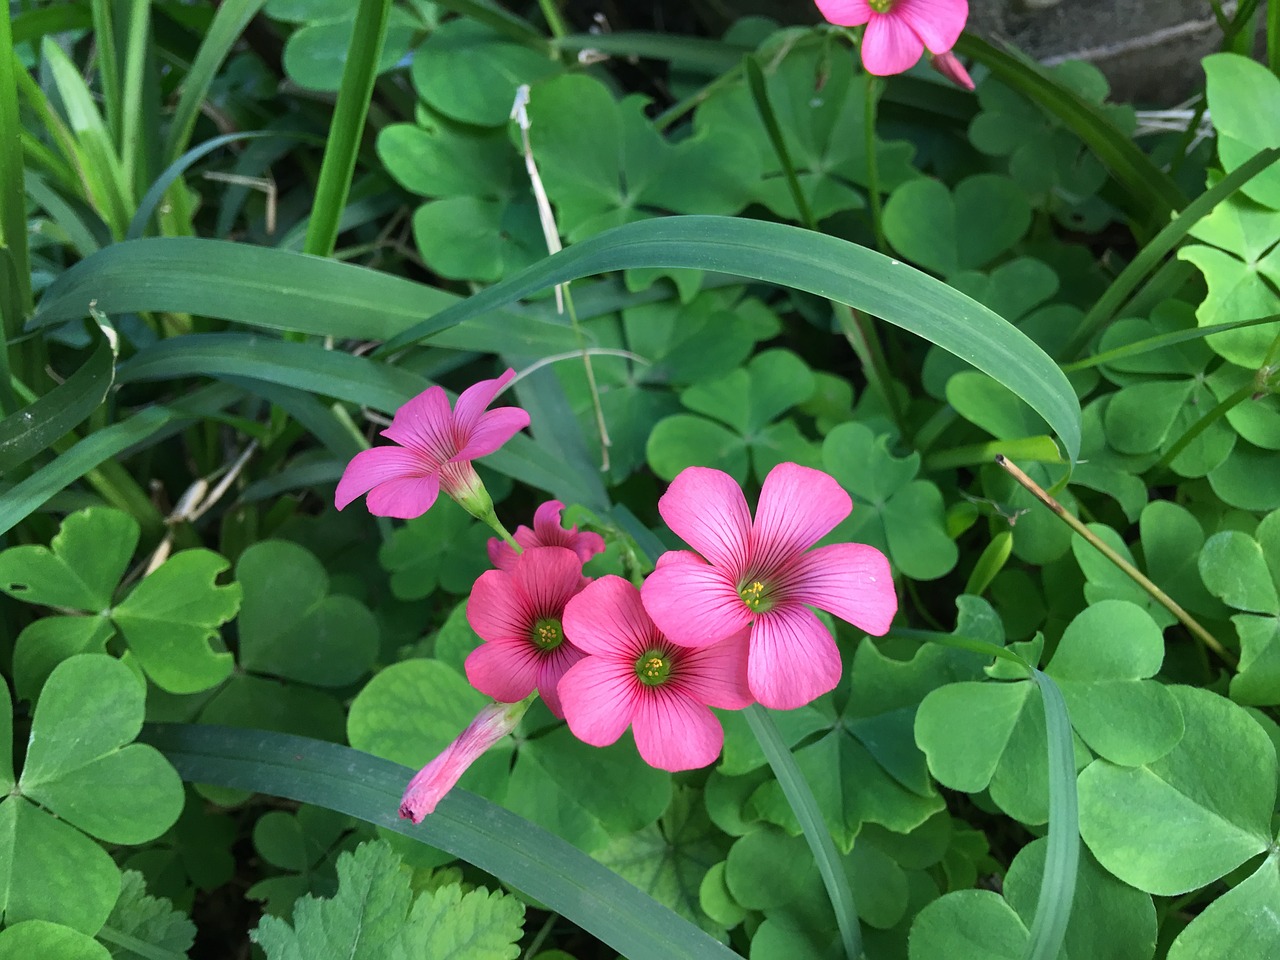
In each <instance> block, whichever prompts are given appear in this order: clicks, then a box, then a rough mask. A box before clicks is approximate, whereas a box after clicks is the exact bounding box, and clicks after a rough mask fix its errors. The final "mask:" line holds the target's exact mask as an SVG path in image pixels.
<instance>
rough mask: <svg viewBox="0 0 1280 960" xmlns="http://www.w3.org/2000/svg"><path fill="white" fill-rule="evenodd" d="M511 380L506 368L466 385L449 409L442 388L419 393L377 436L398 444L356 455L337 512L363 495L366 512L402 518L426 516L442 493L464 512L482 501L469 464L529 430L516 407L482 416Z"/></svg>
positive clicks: (484, 499) (341, 486)
mask: <svg viewBox="0 0 1280 960" xmlns="http://www.w3.org/2000/svg"><path fill="white" fill-rule="evenodd" d="M515 375H516V373H515V371H514V370H508V371H507V372H506V373H504V374H503V375H502V376H500V377H498V378H497V379H496V380H481V381H480V382H479V383H477V384H473V385H472V386H470V387H468V388H467V389H466V390H464V391H463V392H462V395H461V396H459V397H458V404H457V406H456V407H455V408H454V409H453V410H450V409H449V399H448V397H446V396H445V393H444V389H443V388H441V387H429V388H427V389H426V390H424V391H423V392H422V393H420V394H418V395H417V396H416V397H414V398H413V399H412V400H410V401H409V402H408V403H406V404H405V405H404V406H403V407H401V408H400V409H399V410H397V411H396V415H395V419H394V420H392V422H391V426H389V427H387V429H386V430H383V431H382V435H383V436H384V437H389V438H390V439H391V440H393V441H394V442H395V443H397V444H399V446H390V447H374V448H373V449H372V450H365V451H363V452H361V453H358V454H356V455H355V457H353V458H352V460H351V462H350V463H349V464H347V469H346V470H345V471H343V474H342V479H341V480H339V481H338V490H337V493H336V494H334V498H333V500H334V505H335V506H336V507H337V508H338V509H339V510H341V509H343V508H344V507H345V506H346V505H347V504H349V503H350V502H351V501H352V500H354V499H356V497H358V496H360V495H361V494H363V493H368V494H369V499H368V505H369V512H370V513H372V514H374V515H375V516H379V517H396V518H398V519H400V520H409V519H411V518H413V517H420V516H422V515H423V514H424V513H426V512H427V510H428V509H430V507H431V505H432V504H433V503H435V502H436V496H437V495H438V494H439V492H440V490H441V489H442V488H443V489H444V492H445V493H447V494H448V495H449V496H451V497H453V498H454V499H455V500H457V501H459V502H460V503H462V504H463V506H464V507H467V509H469V510H470V509H471V506H470V505H469V503H468V501H470V502H475V501H477V500H479V502H480V503H486V502H488V496H487V495H484V496H483V497H481V496H480V495H481V494H482V493H483V491H484V487H483V485H482V484H481V483H480V477H479V476H477V475H476V471H475V468H474V467H472V466H471V461H472V460H475V459H476V458H477V457H483V456H487V455H488V454H490V453H493V452H494V451H495V450H497V449H498V448H499V447H500V446H502V445H503V444H504V443H506V442H507V441H508V440H510V439H511V438H512V437H513V436H515V434H516V433H518V432H519V431H520V430H522V429H524V428H525V427H527V426H528V425H529V414H528V413H526V412H525V411H524V410H521V409H520V408H519V407H500V408H499V409H497V410H490V411H488V412H485V408H486V407H488V406H489V404H490V403H492V402H493V398H494V397H495V396H497V394H498V392H499V391H500V390H502V388H503V387H505V386H506V385H507V384H508V383H510V382H511V380H512V378H514V377H515ZM489 509H490V510H491V509H492V504H490V505H489ZM472 512H473V513H474V512H475V511H474V510H473V511H472Z"/></svg>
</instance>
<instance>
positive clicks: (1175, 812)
mask: <svg viewBox="0 0 1280 960" xmlns="http://www.w3.org/2000/svg"><path fill="white" fill-rule="evenodd" d="M1167 690H1168V691H1169V693H1170V694H1171V695H1172V697H1173V698H1174V700H1175V701H1176V703H1177V704H1178V707H1179V708H1180V709H1181V711H1182V714H1183V717H1184V718H1185V723H1186V731H1187V732H1186V736H1184V737H1183V738H1182V740H1181V741H1180V742H1179V743H1178V745H1177V746H1175V747H1174V748H1173V749H1172V750H1171V751H1169V752H1168V753H1166V754H1165V755H1164V756H1162V757H1160V758H1159V759H1158V760H1154V761H1151V762H1150V763H1147V764H1144V765H1142V766H1122V765H1119V764H1116V763H1112V762H1110V761H1108V760H1105V759H1098V760H1095V761H1094V762H1093V763H1091V764H1090V765H1089V766H1088V767H1087V768H1085V770H1084V771H1083V772H1082V773H1081V774H1080V776H1079V790H1080V835H1081V837H1083V839H1084V842H1085V843H1086V844H1088V846H1089V849H1090V850H1091V851H1092V852H1093V855H1094V856H1095V857H1097V858H1098V862H1099V863H1101V864H1102V865H1103V866H1104V867H1105V868H1106V869H1107V870H1109V871H1111V873H1113V874H1115V875H1116V876H1117V877H1119V878H1120V879H1121V880H1123V881H1124V882H1125V883H1128V884H1130V885H1132V886H1135V887H1137V888H1138V889H1139V890H1145V891H1147V892H1148V893H1154V894H1158V895H1160V896H1176V895H1178V894H1181V893H1186V892H1187V891H1189V890H1195V889H1198V888H1199V887H1203V886H1204V885H1205V884H1207V883H1212V882H1213V881H1214V880H1216V879H1218V878H1219V877H1221V876H1223V875H1224V874H1226V873H1227V872H1228V871H1230V870H1233V869H1235V868H1236V867H1237V866H1239V865H1240V864H1242V863H1244V862H1245V861H1246V860H1248V859H1249V858H1250V857H1253V856H1255V855H1256V854H1258V853H1261V852H1263V851H1264V850H1267V849H1268V848H1269V847H1270V846H1271V841H1272V834H1271V811H1272V809H1273V807H1274V804H1275V797H1276V750H1275V747H1274V746H1273V745H1272V743H1271V739H1270V738H1269V737H1268V736H1267V734H1266V732H1265V731H1264V730H1263V728H1262V727H1261V726H1260V725H1259V724H1258V723H1257V721H1255V720H1254V719H1253V718H1252V717H1250V716H1249V714H1248V713H1247V712H1246V711H1245V710H1244V709H1243V708H1242V707H1239V706H1237V705H1236V704H1234V703H1232V702H1231V701H1230V700H1227V699H1225V698H1224V697H1221V696H1218V695H1217V694H1215V693H1212V692H1210V691H1208V690H1200V689H1196V688H1193V687H1182V686H1171V687H1168V688H1167Z"/></svg>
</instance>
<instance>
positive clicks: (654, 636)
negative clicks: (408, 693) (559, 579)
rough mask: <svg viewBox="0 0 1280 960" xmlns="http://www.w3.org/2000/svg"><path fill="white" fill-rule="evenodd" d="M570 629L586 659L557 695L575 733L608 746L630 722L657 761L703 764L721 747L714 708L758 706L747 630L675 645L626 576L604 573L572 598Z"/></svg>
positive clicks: (678, 766) (567, 615) (670, 766)
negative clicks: (696, 645) (693, 645)
mask: <svg viewBox="0 0 1280 960" xmlns="http://www.w3.org/2000/svg"><path fill="white" fill-rule="evenodd" d="M564 627H565V632H566V633H567V634H568V635H569V638H570V639H571V640H572V641H573V642H574V643H575V644H577V645H578V646H579V647H581V648H582V649H583V650H584V651H586V653H587V656H586V657H585V658H584V659H582V660H579V661H578V662H577V663H575V664H574V665H573V666H572V667H570V668H569V670H568V671H567V672H566V673H565V675H564V677H563V679H561V681H560V700H561V703H562V705H563V706H564V716H565V719H566V720H568V721H569V729H570V730H572V731H573V734H574V736H576V737H577V738H578V739H579V740H582V741H584V742H586V743H589V744H591V745H592V746H596V747H605V746H608V745H609V744H611V743H613V742H614V741H615V740H617V739H618V738H619V737H620V736H622V734H623V731H625V730H626V729H627V727H631V729H632V732H633V733H634V735H635V738H636V749H638V750H639V751H640V756H641V757H643V758H644V762H645V763H647V764H649V765H650V766H652V767H658V768H659V769H662V770H692V769H694V768H695V767H705V766H706V765H707V764H709V763H712V762H713V761H714V760H715V758H716V757H718V756H719V755H720V748H721V747H722V746H723V745H724V730H723V729H722V728H721V727H720V721H719V720H717V719H716V715H715V714H714V713H712V712H711V710H710V709H709V708H708V705H710V706H712V707H724V708H726V709H729V710H740V709H742V708H743V707H745V706H747V705H748V704H750V703H751V694H750V692H749V691H748V690H747V643H746V640H747V635H746V631H745V630H743V631H739V632H738V633H735V634H732V635H730V636H729V637H727V638H725V639H723V640H721V641H719V642H718V643H714V644H711V645H709V646H704V647H702V648H701V649H697V650H693V649H690V648H688V647H680V646H677V645H676V644H674V643H672V642H671V641H670V640H668V639H667V638H666V637H664V636H663V635H662V633H661V632H660V631H659V630H658V628H657V627H656V626H654V623H653V621H652V620H651V619H650V618H649V615H648V614H647V613H645V609H644V605H643V603H642V602H641V600H640V592H639V591H638V590H636V588H635V587H633V586H632V585H631V584H630V583H628V582H627V581H626V580H623V579H622V578H621V577H613V576H609V577H601V578H600V579H599V580H597V581H595V582H594V583H592V584H591V585H590V586H588V587H587V588H586V589H585V590H583V591H582V592H581V593H580V594H578V595H577V596H576V597H574V598H573V599H572V600H570V601H569V605H568V607H567V608H565V612H564Z"/></svg>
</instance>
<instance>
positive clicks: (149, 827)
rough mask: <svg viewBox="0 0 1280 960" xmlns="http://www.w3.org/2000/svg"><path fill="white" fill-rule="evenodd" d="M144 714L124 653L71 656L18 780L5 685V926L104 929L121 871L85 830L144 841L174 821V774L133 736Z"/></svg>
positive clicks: (178, 784)
mask: <svg viewBox="0 0 1280 960" xmlns="http://www.w3.org/2000/svg"><path fill="white" fill-rule="evenodd" d="M143 713H144V688H143V685H142V684H141V683H140V682H139V679H138V677H137V676H136V675H135V674H134V673H133V671H131V670H130V669H129V668H128V667H127V666H125V665H124V664H123V663H121V662H120V661H119V660H116V659H113V658H111V657H107V656H102V655H100V654H82V655H78V656H74V657H71V658H70V659H68V660H65V661H63V662H62V663H60V664H59V665H58V666H57V667H56V668H54V670H53V672H52V673H51V674H50V675H49V679H48V681H47V682H46V683H45V685H44V689H43V691H42V692H41V694H40V699H39V701H38V702H37V704H36V708H35V714H34V717H33V719H32V723H31V734H30V741H29V742H30V745H29V747H28V750H27V757H26V763H25V765H24V767H23V770H22V775H21V776H20V777H19V778H18V779H17V782H16V783H15V782H14V776H13V769H12V758H11V756H10V755H9V744H11V743H12V736H13V732H12V727H11V726H10V723H11V720H10V719H8V718H10V717H11V716H12V707H11V704H10V703H9V693H8V689H7V687H5V686H4V684H0V727H3V729H0V743H3V744H4V745H5V746H4V748H3V749H4V753H5V756H4V757H3V758H0V759H2V760H3V763H2V764H0V792H2V793H4V794H6V796H5V797H4V799H3V800H0V865H3V866H0V912H3V914H4V917H5V919H6V921H7V922H8V923H11V924H13V923H18V922H19V921H22V920H29V919H40V920H48V921H52V922H55V923H62V924H65V925H67V926H69V927H74V928H75V929H77V930H80V931H83V932H84V933H89V934H92V933H95V932H96V931H97V930H98V929H99V928H100V927H101V926H102V924H103V922H104V921H105V920H106V919H107V916H108V914H109V913H110V912H111V908H112V905H113V904H114V903H115V902H116V899H117V894H118V893H119V891H120V883H121V880H120V870H119V868H118V867H117V866H116V865H115V863H114V862H113V861H112V859H111V857H109V856H108V855H107V853H106V852H105V851H104V850H103V849H102V848H101V847H99V846H98V845H97V844H96V843H94V842H93V841H92V840H90V839H89V837H86V836H85V834H86V833H87V834H89V835H90V836H93V837H97V838H98V839H100V840H104V841H106V842H108V843H130V844H132V843H144V842H146V841H148V840H153V839H155V838H156V837H158V836H159V835H160V834H162V833H164V832H165V831H166V830H168V829H169V827H170V826H172V825H173V823H174V821H175V820H177V818H178V814H179V813H180V812H181V810H182V804H183V791H182V781H181V780H180V779H179V777H178V774H177V772H176V771H175V770H174V769H173V767H171V766H170V765H169V763H168V761H167V760H165V759H164V757H162V756H161V755H160V753H159V751H157V750H156V749H155V748H153V747H150V746H147V745H144V744H137V743H133V742H132V741H133V739H134V738H135V737H136V736H137V735H138V731H139V730H140V729H141V728H142V719H143ZM81 831H83V832H81ZM19 877H20V878H21V879H20V880H17V879H16V878H19Z"/></svg>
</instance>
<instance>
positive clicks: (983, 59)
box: [955, 33, 1187, 236]
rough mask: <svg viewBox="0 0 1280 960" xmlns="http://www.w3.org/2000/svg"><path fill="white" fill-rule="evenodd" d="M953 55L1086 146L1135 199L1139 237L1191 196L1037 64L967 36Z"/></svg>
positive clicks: (1133, 208)
mask: <svg viewBox="0 0 1280 960" xmlns="http://www.w3.org/2000/svg"><path fill="white" fill-rule="evenodd" d="M955 51H956V53H958V54H961V55H962V56H968V57H973V58H974V59H975V60H977V61H979V62H980V63H982V64H984V65H985V66H986V67H987V69H988V70H990V71H991V72H992V73H993V74H994V75H995V76H996V77H998V78H999V79H1001V80H1003V81H1004V82H1005V83H1007V84H1008V85H1009V86H1011V87H1013V88H1014V89H1015V90H1018V91H1020V92H1021V93H1023V94H1024V95H1025V96H1027V97H1029V98H1030V99H1031V101H1032V102H1034V103H1037V104H1039V105H1040V106H1041V107H1043V108H1044V109H1046V110H1048V111H1049V112H1050V113H1052V114H1053V115H1054V116H1055V117H1057V118H1058V119H1059V120H1061V121H1062V122H1063V123H1064V124H1066V125H1067V127H1068V128H1069V129H1071V130H1072V131H1073V132H1074V133H1075V134H1076V136H1078V137H1079V138H1080V139H1081V140H1083V141H1084V142H1085V143H1086V144H1088V145H1089V148H1090V149H1091V150H1093V152H1094V154H1096V155H1097V157H1098V159H1099V160H1101V161H1102V163H1103V164H1104V165H1105V166H1106V167H1107V169H1108V170H1110V171H1111V175H1112V176H1113V177H1115V179H1116V181H1117V182H1118V183H1119V184H1120V185H1121V186H1122V187H1123V188H1124V197H1125V198H1126V199H1128V200H1130V201H1131V209H1130V211H1129V213H1130V216H1132V217H1133V219H1134V220H1135V221H1137V224H1138V226H1139V228H1140V229H1139V232H1140V233H1143V234H1145V235H1147V236H1150V235H1151V234H1154V233H1155V232H1156V231H1157V230H1159V229H1160V227H1161V226H1162V225H1163V224H1164V223H1165V222H1166V221H1167V219H1168V216H1169V214H1170V212H1171V211H1174V210H1181V209H1182V208H1183V207H1184V206H1186V203H1187V198H1186V197H1185V196H1183V194H1182V191H1181V190H1180V189H1179V188H1178V185H1177V184H1176V183H1174V182H1173V178H1172V177H1170V176H1169V175H1168V174H1167V173H1165V172H1164V171H1163V170H1161V169H1160V168H1159V167H1157V166H1156V165H1155V163H1153V162H1152V160H1151V158H1150V157H1148V156H1147V155H1146V154H1145V153H1143V152H1142V150H1141V149H1140V148H1139V147H1138V146H1137V145H1136V144H1135V143H1134V142H1133V141H1132V140H1131V139H1130V138H1129V137H1127V136H1125V135H1124V134H1123V133H1122V132H1121V131H1120V130H1118V129H1117V128H1116V126H1115V124H1113V123H1112V122H1111V121H1110V120H1109V119H1108V118H1107V116H1106V115H1105V114H1104V113H1103V112H1102V111H1101V110H1100V109H1098V106H1097V105H1096V104H1093V103H1090V102H1089V101H1088V100H1086V99H1084V97H1082V96H1080V95H1079V94H1078V93H1076V92H1075V91H1074V90H1070V89H1068V88H1067V87H1064V86H1063V85H1062V84H1060V83H1058V81H1056V80H1054V79H1053V78H1052V77H1050V76H1049V75H1048V74H1046V73H1045V72H1044V70H1043V69H1041V68H1040V67H1039V66H1038V65H1036V64H1034V63H1032V62H1030V61H1028V60H1025V59H1023V58H1022V57H1019V56H1017V55H1015V54H1013V53H1007V52H1005V51H1004V50H1001V49H999V48H998V47H995V46H992V45H991V44H990V43H987V41H985V40H983V39H981V38H979V37H975V36H973V35H972V34H969V33H966V34H964V35H962V36H961V37H960V39H959V41H957V43H956V46H955Z"/></svg>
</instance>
